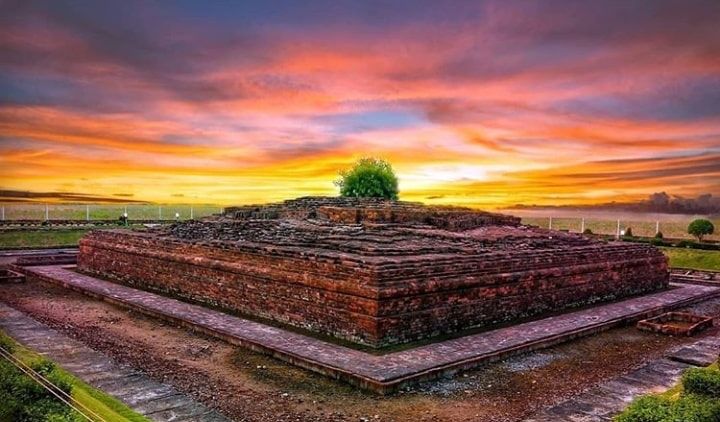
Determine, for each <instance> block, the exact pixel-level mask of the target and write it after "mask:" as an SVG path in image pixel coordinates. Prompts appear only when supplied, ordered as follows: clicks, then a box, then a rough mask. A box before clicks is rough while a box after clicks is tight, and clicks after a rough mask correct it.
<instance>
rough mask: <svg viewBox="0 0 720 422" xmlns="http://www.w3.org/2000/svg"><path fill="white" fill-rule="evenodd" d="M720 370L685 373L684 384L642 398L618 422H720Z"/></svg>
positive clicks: (630, 406)
mask: <svg viewBox="0 0 720 422" xmlns="http://www.w3.org/2000/svg"><path fill="white" fill-rule="evenodd" d="M719 393H720V370H719V369H718V364H717V362H716V363H714V364H713V365H711V366H709V367H707V368H691V369H688V370H686V371H685V373H684V374H683V378H682V381H681V382H680V383H678V384H677V385H675V386H674V387H673V388H671V389H669V390H668V391H665V392H664V393H660V394H649V395H645V396H642V397H639V398H637V399H635V400H633V402H632V403H631V404H630V405H629V406H628V407H627V408H626V409H625V410H624V411H623V412H622V413H620V414H619V415H617V416H616V417H615V418H614V420H615V421H616V422H680V421H682V422H711V421H720V394H719Z"/></svg>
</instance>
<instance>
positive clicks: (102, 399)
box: [0, 331, 149, 422]
mask: <svg viewBox="0 0 720 422" xmlns="http://www.w3.org/2000/svg"><path fill="white" fill-rule="evenodd" d="M0 340H2V341H3V342H8V343H10V344H11V345H12V346H13V350H14V352H13V355H14V356H15V357H16V358H18V359H19V360H21V361H22V362H23V363H25V364H26V365H32V364H33V363H37V362H40V361H42V360H46V358H44V357H42V356H40V355H39V354H37V353H35V352H33V351H32V350H30V349H27V348H25V347H23V346H22V345H20V344H18V343H17V342H15V341H14V340H12V339H11V338H10V337H8V336H7V335H5V334H4V333H3V332H1V331H0ZM54 371H57V374H58V376H59V377H60V379H62V380H63V381H65V382H67V383H69V384H70V385H71V386H72V392H71V395H72V397H73V398H74V399H75V400H77V401H78V402H80V403H82V404H83V405H84V406H85V407H86V408H88V409H90V410H92V411H93V412H95V413H96V414H97V415H98V416H100V417H101V418H102V420H105V421H107V422H122V421H130V422H149V420H148V419H147V418H145V417H144V416H142V415H140V414H139V413H136V412H135V411H133V410H132V409H130V408H129V407H127V406H126V405H125V404H124V403H122V402H120V401H119V400H117V399H116V398H114V397H112V396H110V395H108V394H105V393H104V392H102V391H100V390H98V389H96V388H94V387H91V386H90V385H88V384H86V383H85V382H83V381H81V380H80V379H78V378H76V377H75V376H73V375H71V374H70V373H69V372H67V371H65V370H63V369H62V368H60V367H59V366H57V365H56V366H55V369H54ZM0 382H2V380H0ZM78 416H79V415H78ZM78 420H80V419H78Z"/></svg>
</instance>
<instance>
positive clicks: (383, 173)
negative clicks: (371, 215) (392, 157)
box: [335, 157, 398, 199]
mask: <svg viewBox="0 0 720 422" xmlns="http://www.w3.org/2000/svg"><path fill="white" fill-rule="evenodd" d="M335 185H336V186H338V187H339V188H340V196H351V197H360V198H386V199H398V179H397V176H395V172H394V171H393V169H392V166H391V165H390V163H388V162H387V161H385V160H382V159H379V158H372V157H368V158H361V159H359V160H358V161H356V162H355V164H353V166H352V167H351V168H350V169H348V170H344V171H341V172H340V178H338V179H337V180H336V181H335Z"/></svg>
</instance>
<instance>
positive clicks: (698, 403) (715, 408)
mask: <svg viewBox="0 0 720 422" xmlns="http://www.w3.org/2000/svg"><path fill="white" fill-rule="evenodd" d="M668 421H669V422H670V421H672V422H674V421H682V422H718V421H720V401H719V400H717V399H714V398H708V397H703V396H693V395H691V394H690V395H685V394H683V396H682V397H680V398H679V399H678V400H677V401H676V402H675V403H674V406H673V409H672V413H671V416H670V418H669V419H668Z"/></svg>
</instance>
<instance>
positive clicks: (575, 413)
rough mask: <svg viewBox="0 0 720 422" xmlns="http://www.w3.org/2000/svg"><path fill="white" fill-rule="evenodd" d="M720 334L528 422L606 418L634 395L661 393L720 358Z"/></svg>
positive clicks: (601, 421) (584, 421)
mask: <svg viewBox="0 0 720 422" xmlns="http://www.w3.org/2000/svg"><path fill="white" fill-rule="evenodd" d="M718 353H720V337H709V338H705V339H703V340H700V341H697V342H695V343H693V344H690V345H686V346H682V347H681V348H680V349H678V350H676V351H674V352H672V353H670V354H669V355H668V356H667V357H666V358H664V359H658V360H655V361H652V362H650V363H648V364H646V365H643V366H642V367H640V368H638V369H636V370H634V371H632V372H630V373H628V374H625V375H623V376H621V377H618V378H614V379H611V380H609V381H605V382H603V383H601V384H599V385H597V386H595V387H593V388H591V389H590V390H588V391H586V392H585V393H583V394H581V395H580V396H578V397H575V398H573V399H571V400H568V401H566V402H563V403H560V404H559V405H557V406H553V407H551V408H549V409H546V410H544V411H542V412H540V413H538V414H537V415H535V416H533V417H531V418H529V419H526V420H525V421H526V422H581V421H582V422H604V421H610V420H612V417H613V416H614V415H616V414H618V413H619V412H621V411H622V410H623V409H624V408H625V407H626V406H627V405H628V404H629V403H630V402H631V401H632V400H633V399H634V398H636V397H638V396H641V395H643V394H649V393H659V392H662V391H665V390H667V389H668V388H670V387H672V386H673V385H675V384H676V383H677V382H678V381H679V379H680V376H681V375H682V373H683V371H684V370H685V369H687V368H690V367H692V366H708V365H710V364H711V363H713V362H715V361H716V360H717V359H718Z"/></svg>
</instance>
